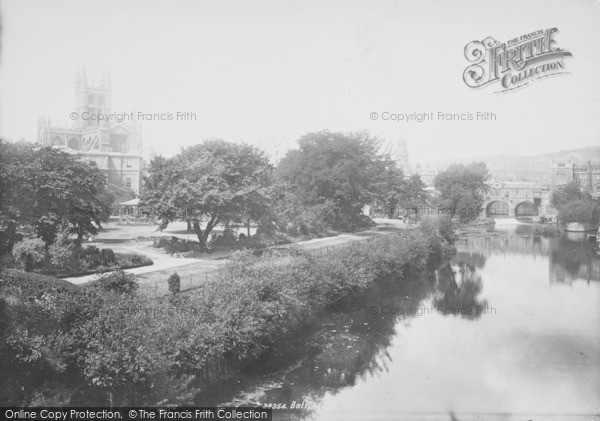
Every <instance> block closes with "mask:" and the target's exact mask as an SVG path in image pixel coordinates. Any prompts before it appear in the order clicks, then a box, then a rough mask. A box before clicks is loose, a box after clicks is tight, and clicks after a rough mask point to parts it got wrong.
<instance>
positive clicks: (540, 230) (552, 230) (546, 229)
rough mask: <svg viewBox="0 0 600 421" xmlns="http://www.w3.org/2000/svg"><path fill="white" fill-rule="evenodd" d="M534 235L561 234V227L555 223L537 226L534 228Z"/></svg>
mask: <svg viewBox="0 0 600 421" xmlns="http://www.w3.org/2000/svg"><path fill="white" fill-rule="evenodd" d="M533 235H541V236H542V237H557V236H559V235H560V229H559V228H558V227H557V226H554V225H546V226H543V227H535V228H534V229H533Z"/></svg>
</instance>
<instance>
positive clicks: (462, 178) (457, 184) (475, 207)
mask: <svg viewBox="0 0 600 421" xmlns="http://www.w3.org/2000/svg"><path fill="white" fill-rule="evenodd" d="M488 179H489V173H488V170H487V167H486V166H485V164H484V163H483V162H477V163H475V162H474V163H472V164H469V165H462V164H452V165H450V166H449V167H448V168H447V169H446V170H445V171H442V172H440V173H439V174H438V175H436V176H435V179H434V181H433V183H434V186H435V188H436V190H437V191H438V198H437V199H438V200H437V202H438V212H440V213H446V214H449V215H450V216H451V217H454V216H456V215H459V217H460V219H461V220H462V221H464V222H466V221H470V220H473V219H475V218H477V216H478V215H479V211H480V206H481V204H482V203H483V198H484V196H483V195H484V193H485V191H486V185H485V182H486V181H487V180H488Z"/></svg>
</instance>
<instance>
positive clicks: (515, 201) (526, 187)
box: [483, 181, 556, 218]
mask: <svg viewBox="0 0 600 421" xmlns="http://www.w3.org/2000/svg"><path fill="white" fill-rule="evenodd" d="M486 184H487V187H488V190H487V194H486V196H485V200H484V206H483V208H484V209H485V210H486V214H487V215H488V216H493V212H492V213H491V212H490V208H493V209H498V208H499V209H506V213H505V214H506V215H507V216H509V217H512V218H514V217H516V216H519V209H518V208H519V207H520V206H521V205H524V207H525V208H529V209H531V208H533V212H535V213H537V215H538V216H545V217H551V216H554V215H555V214H556V212H555V211H554V209H553V208H552V207H551V206H550V196H551V193H550V187H549V186H547V185H541V184H535V183H530V182H518V181H516V182H515V181H511V182H489V183H486ZM495 203H498V205H494V204H495ZM502 214H504V211H503V213H502Z"/></svg>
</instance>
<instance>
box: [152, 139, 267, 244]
mask: <svg viewBox="0 0 600 421" xmlns="http://www.w3.org/2000/svg"><path fill="white" fill-rule="evenodd" d="M271 174H272V167H271V165H270V164H269V159H268V157H267V155H266V154H265V153H264V152H262V151H260V150H258V149H257V148H255V147H253V146H250V145H246V144H236V143H229V142H225V141H223V140H208V141H205V142H203V143H201V144H199V145H196V146H192V147H189V148H187V149H184V150H182V151H181V153H179V154H178V155H176V156H175V157H173V158H171V159H166V158H163V157H159V158H156V159H154V160H153V161H152V162H151V164H150V170H149V175H148V177H146V178H145V179H144V189H143V191H144V192H143V194H142V198H141V206H142V211H144V212H145V213H147V214H150V215H154V216H157V217H158V218H159V219H160V220H161V227H162V228H165V227H166V226H167V225H168V224H169V223H170V222H172V221H174V220H185V221H190V222H191V225H192V227H193V230H194V232H195V233H196V235H197V237H198V241H200V244H201V245H202V246H203V247H205V246H206V242H207V240H208V236H209V235H210V233H211V231H212V230H213V229H214V227H215V226H217V225H218V224H219V223H227V222H231V221H236V220H240V219H243V220H248V219H252V218H259V217H260V213H261V212H260V209H263V208H264V207H265V206H266V202H267V195H266V190H267V188H268V186H269V184H270V181H271Z"/></svg>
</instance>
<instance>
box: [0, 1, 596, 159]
mask: <svg viewBox="0 0 600 421" xmlns="http://www.w3.org/2000/svg"><path fill="white" fill-rule="evenodd" d="M0 10H1V13H2V49H1V55H0V95H1V97H0V135H1V136H2V137H4V138H8V139H12V140H16V139H19V138H21V137H23V138H25V139H26V140H32V141H33V140H35V138H36V124H37V116H38V114H40V113H49V114H50V115H51V118H52V122H53V123H54V124H63V125H70V124H71V123H70V120H69V113H70V112H71V111H72V108H73V102H74V98H73V96H74V79H75V74H76V72H77V68H78V67H83V66H85V67H86V69H87V72H88V79H89V80H90V81H91V79H92V76H93V75H94V74H95V75H96V79H97V80H98V78H99V75H100V72H101V71H107V70H110V72H111V75H112V85H113V100H112V111H113V112H129V111H131V110H132V109H135V110H136V111H140V112H144V113H169V112H170V113H173V114H175V113H176V112H178V111H189V112H194V113H196V115H197V116H198V120H196V121H187V122H186V121H176V120H174V121H165V122H163V121H149V122H145V123H144V124H143V138H144V142H145V144H146V145H149V146H151V147H152V148H154V149H155V150H156V151H157V152H158V153H162V154H165V155H172V154H174V153H176V152H177V151H178V150H179V148H180V147H182V146H188V145H192V144H195V143H198V142H199V141H201V140H202V139H205V138H209V137H220V138H224V139H226V140H234V141H238V140H245V141H248V142H250V143H254V144H256V145H258V146H260V145H267V143H268V142H271V143H273V142H274V140H275V139H280V140H281V141H283V142H284V143H285V142H292V143H293V142H294V141H295V140H297V139H298V137H299V136H301V135H302V134H304V133H306V132H309V131H316V130H322V129H330V130H336V131H337V130H339V131H350V130H362V129H366V130H369V131H370V132H371V133H372V134H375V135H381V136H383V137H385V138H388V139H395V138H397V137H399V136H401V135H402V133H403V136H404V137H405V139H406V142H407V145H408V152H409V156H410V160H411V162H412V163H416V162H424V161H429V160H435V159H440V158H452V157H464V156H480V155H487V154H524V155H527V154H537V153H543V152H551V151H555V150H560V149H571V148H576V147H582V146H590V145H600V77H599V76H598V72H599V69H600V1H598V0H572V1H565V0H562V1H556V0H554V1H549V0H539V1H523V0H518V1H481V0H474V1H447V0H439V1H410V2H409V1H372V0H369V1H367V0H364V1H355V0H340V1H332V0H325V1H323V0H319V1H294V2H290V1H281V0H276V1H275V0H274V1H241V0H240V1H223V0H219V1H152V0H141V1H51V2H49V1H41V0H40V1H32V0H26V1H23V0H18V1H17V0H4V1H2V3H0ZM549 27H557V28H558V29H559V32H558V34H557V35H556V37H555V39H556V41H557V45H558V47H561V48H564V49H567V50H569V51H571V52H572V53H573V57H571V58H567V59H565V63H566V70H567V71H569V72H571V73H570V75H567V76H560V77H554V78H546V79H544V80H540V81H537V82H535V83H533V84H531V85H529V86H528V87H526V88H524V89H520V90H516V91H514V92H510V93H505V94H495V93H494V92H495V91H497V90H498V88H499V86H498V85H495V86H493V87H492V86H490V87H485V88H481V89H477V90H474V89H471V88H468V87H467V86H466V85H465V84H464V82H463V79H462V73H463V70H464V69H465V67H467V65H468V64H469V63H468V62H467V61H466V60H465V58H464V55H463V51H464V47H465V45H466V44H467V43H468V42H470V41H472V40H481V39H483V38H485V37H487V36H492V37H494V38H496V39H497V40H500V41H505V40H508V39H512V38H515V37H517V36H519V35H521V34H525V33H530V32H533V31H535V30H538V29H545V28H549ZM385 111H388V112H393V113H411V112H434V113H437V112H439V111H442V112H447V113H465V112H472V113H476V112H477V111H491V112H494V113H495V114H496V115H497V120H496V121H492V122H489V121H488V122H476V121H465V122H423V123H416V122H413V123H408V124H398V123H395V122H391V121H382V120H381V119H379V120H375V121H374V120H371V118H370V113H371V112H377V113H379V114H381V113H383V112H385ZM270 152H271V151H270Z"/></svg>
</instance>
